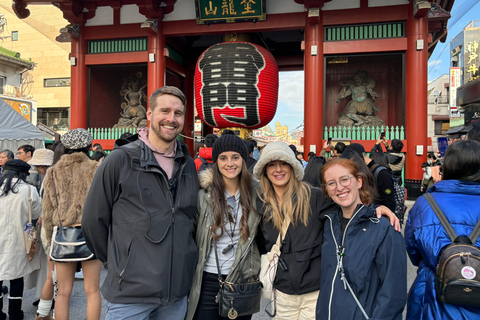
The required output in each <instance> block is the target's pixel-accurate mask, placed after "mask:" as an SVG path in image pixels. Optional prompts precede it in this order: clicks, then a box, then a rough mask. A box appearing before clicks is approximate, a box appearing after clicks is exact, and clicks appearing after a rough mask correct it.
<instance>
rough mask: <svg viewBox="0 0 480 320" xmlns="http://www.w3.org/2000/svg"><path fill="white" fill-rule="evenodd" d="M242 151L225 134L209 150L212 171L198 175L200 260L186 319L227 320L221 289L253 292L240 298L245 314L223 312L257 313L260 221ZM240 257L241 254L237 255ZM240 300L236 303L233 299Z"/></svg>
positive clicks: (241, 317)
mask: <svg viewBox="0 0 480 320" xmlns="http://www.w3.org/2000/svg"><path fill="white" fill-rule="evenodd" d="M247 157H248V152H247V148H246V147H245V144H244V143H243V141H242V139H240V138H239V137H237V136H235V135H230V134H224V135H222V136H221V137H220V138H218V139H217V140H216V141H215V143H214V145H213V149H212V160H213V167H212V168H211V169H206V170H203V171H201V173H200V175H199V178H200V185H201V187H202V189H201V190H200V192H199V194H198V203H199V205H198V212H199V215H198V217H199V218H198V225H197V233H196V239H195V240H196V243H197V245H198V249H199V256H200V259H199V261H198V264H197V268H196V271H195V276H194V278H193V285H192V290H191V291H190V297H189V302H188V310H187V316H186V319H189V320H190V319H205V320H207V319H208V320H211V319H218V320H220V319H226V315H225V314H222V310H224V309H223V308H222V306H223V305H222V301H223V300H222V299H220V302H219V304H220V305H219V304H217V303H216V302H215V301H216V297H217V295H218V296H221V295H220V293H219V290H220V292H223V291H222V289H221V285H222V284H223V283H229V284H230V285H232V286H235V285H236V284H240V283H242V284H244V285H245V288H251V287H254V288H256V291H254V292H253V294H252V292H250V291H249V292H248V295H247V294H245V296H248V297H246V298H245V297H244V298H245V299H246V300H248V303H249V305H250V306H253V307H252V308H250V309H242V308H240V307H238V305H237V304H236V303H238V300H235V301H233V304H230V302H229V303H228V308H227V310H228V311H229V312H232V314H230V313H229V316H230V315H233V314H236V315H237V316H238V317H237V318H236V319H239V320H248V319H251V317H252V314H253V313H255V312H258V311H259V310H260V293H261V291H260V290H261V289H260V288H261V287H260V286H261V284H260V282H259V281H258V274H259V272H260V253H259V251H258V248H257V244H256V241H255V237H256V234H257V229H258V224H259V222H260V215H259V214H258V212H257V210H255V208H254V206H253V203H254V201H255V198H256V195H257V189H258V188H259V187H258V183H257V182H255V181H254V180H253V179H251V178H250V173H249V172H248V169H247V166H246V164H245V163H246V162H245V161H246V159H247ZM238 252H240V253H241V254H237V253H238ZM238 298H239V299H240V297H238Z"/></svg>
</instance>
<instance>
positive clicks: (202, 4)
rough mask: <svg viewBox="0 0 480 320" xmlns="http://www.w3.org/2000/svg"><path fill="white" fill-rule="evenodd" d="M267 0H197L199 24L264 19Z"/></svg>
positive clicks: (196, 8) (196, 7)
mask: <svg viewBox="0 0 480 320" xmlns="http://www.w3.org/2000/svg"><path fill="white" fill-rule="evenodd" d="M265 1H266V0H195V12H196V15H197V24H211V23H225V22H241V21H263V20H266V19H267V13H266V11H265Z"/></svg>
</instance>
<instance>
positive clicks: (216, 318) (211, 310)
mask: <svg viewBox="0 0 480 320" xmlns="http://www.w3.org/2000/svg"><path fill="white" fill-rule="evenodd" d="M218 290H220V284H219V283H218V274H213V273H207V272H204V273H203V279H202V289H201V290H200V299H199V300H198V305H197V310H196V311H195V316H194V317H193V319H195V320H229V319H228V318H227V317H220V315H219V314H218V304H217V303H216V302H215V297H216V296H217V294H218ZM250 319H252V315H248V316H242V317H238V318H237V320H250Z"/></svg>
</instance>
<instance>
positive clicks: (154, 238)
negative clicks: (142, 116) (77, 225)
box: [82, 140, 198, 305]
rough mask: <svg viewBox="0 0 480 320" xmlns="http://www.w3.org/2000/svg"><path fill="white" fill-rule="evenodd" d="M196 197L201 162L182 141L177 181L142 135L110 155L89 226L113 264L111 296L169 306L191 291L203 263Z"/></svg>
mask: <svg viewBox="0 0 480 320" xmlns="http://www.w3.org/2000/svg"><path fill="white" fill-rule="evenodd" d="M175 194H176V196H175ZM197 195H198V178H197V173H196V170H195V165H194V162H193V160H192V159H191V158H190V155H189V153H188V150H187V148H186V146H185V145H184V144H183V143H180V142H178V144H177V150H176V156H175V166H174V170H173V175H172V179H170V181H169V180H168V178H167V175H166V173H165V172H164V170H163V169H162V168H161V167H160V166H159V164H158V162H157V161H156V159H155V156H154V155H153V152H152V151H151V150H150V148H148V147H147V146H146V145H145V143H143V142H142V141H141V140H136V141H134V142H131V143H128V144H124V145H123V146H121V147H119V148H117V149H115V150H114V151H113V152H112V153H111V154H110V155H109V156H108V157H107V158H105V160H104V161H103V163H102V164H101V166H100V167H99V169H98V171H97V172H96V174H95V178H94V180H93V183H92V186H91V188H90V191H89V193H88V196H87V200H86V203H85V209H84V214H83V219H82V228H83V231H84V234H85V239H86V241H87V245H88V247H89V248H90V249H91V250H92V252H93V253H95V255H96V256H97V257H98V259H100V260H101V261H102V262H106V263H107V266H108V274H107V277H106V279H105V281H104V283H103V286H102V294H103V296H104V298H105V299H106V300H107V301H109V302H112V303H159V304H161V305H167V304H170V303H174V302H176V301H178V300H180V299H182V298H183V297H185V296H186V295H187V293H188V292H189V290H190V287H191V284H192V278H193V274H194V271H195V265H196V264H197V260H198V252H197V246H196V244H195V241H194V230H195V227H194V221H195V219H196V206H197Z"/></svg>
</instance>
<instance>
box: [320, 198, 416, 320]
mask: <svg viewBox="0 0 480 320" xmlns="http://www.w3.org/2000/svg"><path fill="white" fill-rule="evenodd" d="M341 217H342V211H341V210H340V209H338V210H337V211H336V212H335V213H334V214H329V215H327V218H328V219H327V221H326V223H325V229H324V240H323V247H322V267H321V275H322V277H321V281H320V295H319V297H318V302H317V319H322V320H327V319H359V320H360V319H365V317H364V316H363V314H362V312H361V310H360V308H359V307H358V305H357V303H356V302H355V300H354V298H353V295H352V294H351V293H350V291H349V290H348V288H347V289H346V288H345V285H344V282H343V281H342V280H341V272H340V270H339V268H338V264H337V261H338V260H337V258H339V257H340V256H339V255H338V252H339V250H338V248H339V246H340V245H342V243H343V245H342V247H343V254H344V256H343V270H344V272H345V276H346V279H347V280H348V283H349V284H350V286H351V287H352V289H353V291H354V292H355V295H356V296H357V298H358V300H359V301H360V303H361V305H362V306H363V308H364V309H365V311H366V313H367V315H368V316H369V317H370V319H371V320H374V319H375V320H378V319H398V320H400V319H402V311H403V308H404V306H405V302H406V300H407V257H406V254H405V249H404V246H403V242H404V240H403V237H402V235H401V234H400V233H399V232H396V231H395V230H394V228H393V227H392V226H390V222H389V221H388V219H386V218H384V217H382V218H381V219H378V218H376V215H375V209H374V207H373V206H371V207H367V206H364V205H359V206H357V208H356V209H355V213H354V214H353V216H352V218H351V219H350V222H349V223H348V225H347V226H346V228H345V233H344V237H343V241H342V239H341V238H342V236H341V231H340V221H341Z"/></svg>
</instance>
